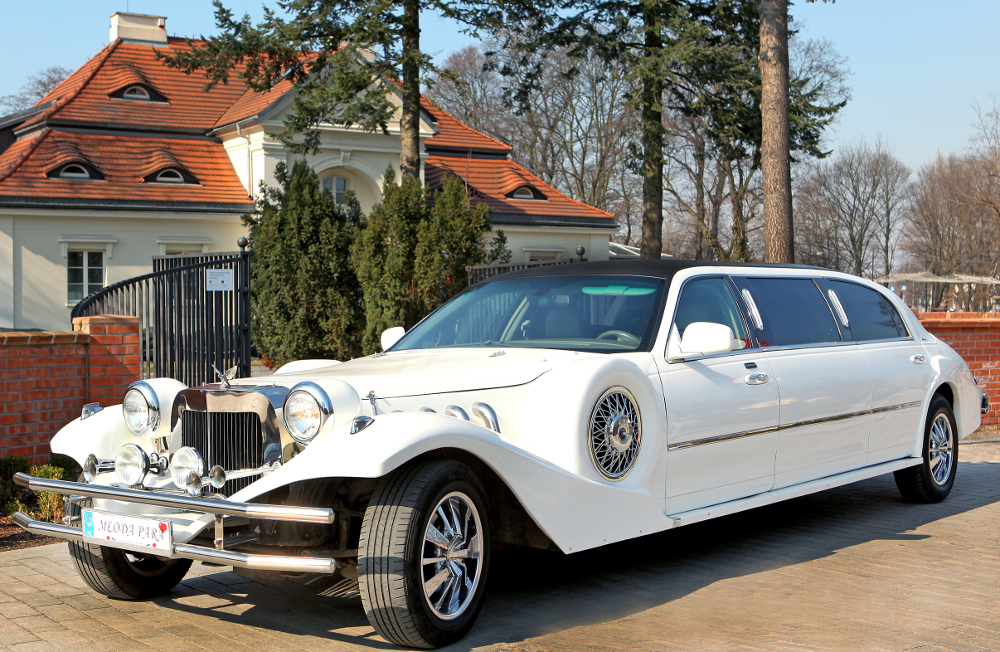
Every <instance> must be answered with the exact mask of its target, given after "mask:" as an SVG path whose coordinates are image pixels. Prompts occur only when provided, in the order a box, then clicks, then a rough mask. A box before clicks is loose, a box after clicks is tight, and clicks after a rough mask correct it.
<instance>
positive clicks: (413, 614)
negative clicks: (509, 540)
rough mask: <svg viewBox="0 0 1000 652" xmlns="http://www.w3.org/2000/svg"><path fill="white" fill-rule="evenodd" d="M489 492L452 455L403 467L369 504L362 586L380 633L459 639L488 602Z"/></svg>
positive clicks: (429, 642) (414, 643)
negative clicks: (487, 493) (485, 594)
mask: <svg viewBox="0 0 1000 652" xmlns="http://www.w3.org/2000/svg"><path fill="white" fill-rule="evenodd" d="M484 495H485V492H484V491H483V488H482V485H481V484H480V482H479V480H478V479H477V478H476V476H475V474H473V472H472V470H471V469H469V467H467V466H465V465H464V464H459V463H458V462H453V461H450V460H434V461H429V462H422V463H415V464H410V465H407V466H404V467H402V468H401V469H397V470H396V471H394V472H393V473H391V474H390V475H389V476H387V477H386V478H385V479H383V480H382V482H381V483H380V484H379V486H378V488H377V489H376V490H375V494H374V495H373V496H372V499H371V502H370V503H369V505H368V508H367V509H366V510H365V516H364V520H363V522H362V526H361V542H360V545H359V551H358V553H359V554H358V584H359V588H360V592H361V601H362V603H363V605H364V608H365V615H367V616H368V620H369V621H370V622H371V624H372V627H374V628H375V631H376V632H378V634H379V635H380V636H382V638H384V639H386V640H387V641H389V642H391V643H395V644H397V645H404V646H409V647H420V648H434V647H441V646H443V645H448V644H449V643H453V642H455V641H457V640H459V639H460V638H462V637H463V636H465V634H466V633H467V632H468V631H469V630H470V629H471V628H472V625H473V624H474V623H475V621H476V617H477V616H478V615H479V610H480V609H481V608H482V604H483V595H484V587H485V585H486V574H487V571H488V570H489V559H490V522H489V514H488V512H487V504H486V501H485V499H484Z"/></svg>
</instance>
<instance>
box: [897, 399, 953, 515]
mask: <svg viewBox="0 0 1000 652" xmlns="http://www.w3.org/2000/svg"><path fill="white" fill-rule="evenodd" d="M939 420H940V423H939ZM935 424H937V426H938V428H939V430H938V431H937V432H936V433H934V435H933V436H932V431H933V430H934V429H935ZM943 430H947V433H946V434H947V437H948V439H949V441H950V448H949V449H948V450H947V453H948V454H947V455H944V454H941V453H937V450H938V445H937V444H936V442H935V436H936V437H937V438H938V440H940V437H941V432H942V431H943ZM941 465H944V466H941ZM932 466H933V468H932ZM957 472H958V427H957V425H956V424H955V414H954V412H952V409H951V404H950V403H948V400H947V399H945V398H944V397H943V396H941V395H940V394H935V395H934V398H932V399H931V405H930V409H929V410H928V411H927V423H926V425H925V426H924V452H923V463H922V464H920V465H918V466H911V467H910V468H908V469H903V470H901V471H896V472H895V474H894V475H895V478H896V487H898V488H899V493H901V494H903V498H904V499H905V500H906V501H907V502H911V503H937V502H940V501H942V500H944V499H945V498H946V497H947V496H948V494H949V493H951V488H952V486H954V484H955V474H956V473H957Z"/></svg>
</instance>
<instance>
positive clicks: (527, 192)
mask: <svg viewBox="0 0 1000 652" xmlns="http://www.w3.org/2000/svg"><path fill="white" fill-rule="evenodd" d="M511 196H512V197H513V198H514V199H534V198H535V193H534V192H533V191H532V190H531V188H529V187H528V186H521V187H520V188H518V189H517V190H515V191H514V194H513V195H511Z"/></svg>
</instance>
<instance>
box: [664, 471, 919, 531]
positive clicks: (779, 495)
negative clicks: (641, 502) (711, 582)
mask: <svg viewBox="0 0 1000 652" xmlns="http://www.w3.org/2000/svg"><path fill="white" fill-rule="evenodd" d="M923 461H924V460H923V458H922V457H907V458H904V459H901V460H894V461H892V462H885V463H884V464H876V465H875V466H866V467H864V468H862V469H857V470H855V471H848V472H847V473H840V474H838V475H831V476H829V477H827V478H820V479H819V480H811V481H809V482H803V483H802V484H796V485H792V486H791V487H785V488H783V489H776V490H774V491H768V492H766V493H762V494H757V495H755V496H750V497H748V498H741V499H739V500H733V501H730V502H728V503H719V504H718V505H712V506H710V507H701V508H699V509H692V510H690V511H687V512H681V513H679V514H667V518H669V519H672V520H673V522H674V524H673V527H675V528H676V527H681V526H682V525H692V524H694V523H700V522H701V521H707V520H708V519H711V518H718V517H720V516H728V515H729V514H736V513H737V512H742V511H745V510H748V509H755V508H757V507H763V506H765V505H771V504H772V503H778V502H781V501H783V500H789V499H790V498H798V497H799V496H807V495H809V494H814V493H817V492H820V491H825V490H827V489H833V488H834V487H840V486H843V485H845V484H851V483H852V482H858V481H859V480H867V479H868V478H874V477H876V476H879V475H884V474H886V473H892V472H893V471H899V470H900V469H906V468H909V467H911V466H917V465H918V464H920V463H922V462H923Z"/></svg>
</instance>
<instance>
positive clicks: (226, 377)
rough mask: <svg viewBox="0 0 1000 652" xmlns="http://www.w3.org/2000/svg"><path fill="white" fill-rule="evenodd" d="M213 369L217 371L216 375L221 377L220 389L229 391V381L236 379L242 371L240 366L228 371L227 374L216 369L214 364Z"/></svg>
mask: <svg viewBox="0 0 1000 652" xmlns="http://www.w3.org/2000/svg"><path fill="white" fill-rule="evenodd" d="M212 369H213V370H214V371H215V375H216V376H218V377H219V389H229V381H230V380H232V379H233V378H236V372H237V371H239V370H240V366H239V365H236V366H235V367H232V368H230V369H227V370H226V372H225V373H222V372H221V371H219V370H218V368H216V366H215V365H214V364H213V365H212Z"/></svg>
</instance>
